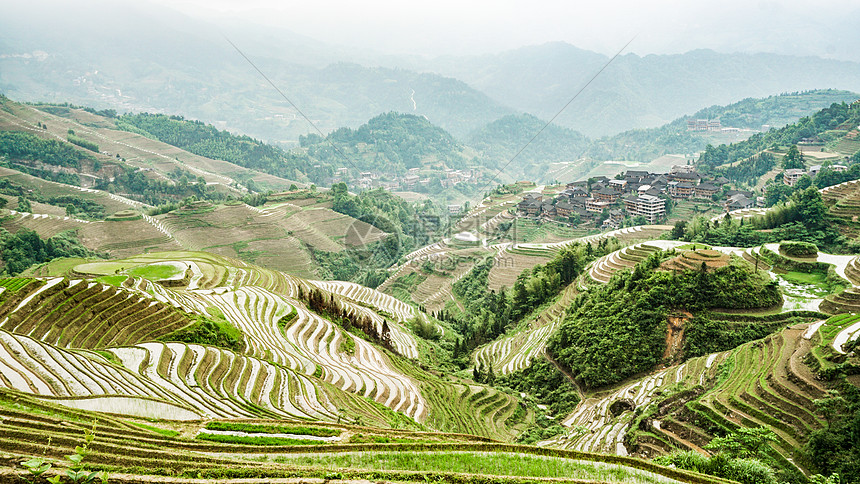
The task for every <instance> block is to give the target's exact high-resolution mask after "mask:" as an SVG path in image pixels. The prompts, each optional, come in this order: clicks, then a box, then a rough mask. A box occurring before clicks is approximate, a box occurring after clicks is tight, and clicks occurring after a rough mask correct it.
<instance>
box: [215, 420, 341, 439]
mask: <svg viewBox="0 0 860 484" xmlns="http://www.w3.org/2000/svg"><path fill="white" fill-rule="evenodd" d="M206 428H207V429H209V430H229V431H234V432H245V433H249V434H257V433H259V434H295V435H313V436H315V437H334V436H337V435H340V433H341V431H340V429H331V428H326V427H305V426H297V425H260V424H248V423H240V422H209V423H207V424H206ZM315 442H316V441H315Z"/></svg>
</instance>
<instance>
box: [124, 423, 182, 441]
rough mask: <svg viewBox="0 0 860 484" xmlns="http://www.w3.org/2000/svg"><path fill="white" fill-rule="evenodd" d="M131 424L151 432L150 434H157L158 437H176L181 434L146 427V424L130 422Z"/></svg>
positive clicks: (149, 426)
mask: <svg viewBox="0 0 860 484" xmlns="http://www.w3.org/2000/svg"><path fill="white" fill-rule="evenodd" d="M130 423H131V424H133V425H137V426H138V427H140V428H142V429H146V430H149V431H150V432H155V433H157V434H158V435H163V436H165V437H176V436H177V435H179V432H177V431H175V430H169V429H162V428H159V427H153V426H152V425H146V424H142V423H138V422H130Z"/></svg>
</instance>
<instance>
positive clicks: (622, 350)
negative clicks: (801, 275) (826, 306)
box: [547, 252, 782, 387]
mask: <svg viewBox="0 0 860 484" xmlns="http://www.w3.org/2000/svg"><path fill="white" fill-rule="evenodd" d="M665 257H666V255H665V254H663V253H660V252H658V253H656V254H653V255H652V256H650V257H649V258H648V259H646V260H645V261H643V262H641V263H639V264H638V265H637V266H636V267H635V269H634V270H633V271H623V272H620V273H617V274H615V275H614V276H613V277H612V279H611V280H610V281H609V283H608V284H606V285H604V286H599V287H594V288H592V289H591V290H589V291H588V292H586V293H583V294H580V295H579V296H578V297H577V299H576V301H575V302H574V303H573V304H572V305H571V308H572V309H571V312H570V313H569V314H568V315H567V317H566V318H565V320H564V322H563V323H562V324H561V326H560V328H559V330H558V331H557V332H556V333H555V334H554V335H553V336H552V338H551V339H550V341H549V343H548V345H547V350H548V351H549V352H550V353H551V354H552V355H553V356H554V357H555V358H556V360H558V361H559V363H561V364H563V365H564V366H565V367H567V368H569V369H570V371H571V373H572V374H573V375H575V376H576V378H577V379H578V380H579V381H581V382H582V384H583V385H585V386H587V387H601V386H604V385H609V384H612V383H616V382H619V381H621V380H623V379H624V378H627V377H629V376H632V375H634V374H636V373H639V372H643V371H647V370H650V369H651V368H653V367H654V366H655V365H657V364H658V363H660V362H661V360H662V358H663V352H664V351H665V349H666V331H667V320H666V317H667V316H668V315H670V314H674V315H676V316H678V317H689V315H692V316H695V315H696V314H699V313H700V312H702V311H705V310H707V309H709V308H729V309H740V308H744V309H748V308H758V307H770V306H773V305H775V304H779V303H781V302H782V296H781V295H780V293H779V288H778V285H777V283H776V282H774V281H771V280H770V279H768V278H767V277H765V276H762V275H760V274H757V273H755V272H754V271H753V270H752V268H751V267H749V264H747V263H746V262H743V261H739V260H733V261H732V262H731V263H730V264H729V265H727V266H725V267H719V268H715V269H710V270H709V269H708V268H707V267H706V266H704V264H703V267H702V269H701V270H698V271H692V270H688V271H684V272H681V273H673V272H668V271H663V270H658V268H659V267H660V263H661V261H662V260H663V258H665ZM695 323H696V320H695V319H690V320H688V321H687V323H686V324H687V328H688V329H687V330H688V331H689V330H690V329H689V328H690V327H692V326H694V325H695ZM756 337H758V336H756ZM720 349H723V348H720ZM709 350H710V351H716V349H709Z"/></svg>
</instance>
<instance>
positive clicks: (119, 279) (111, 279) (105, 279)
mask: <svg viewBox="0 0 860 484" xmlns="http://www.w3.org/2000/svg"><path fill="white" fill-rule="evenodd" d="M126 279H128V276H123V275H119V276H101V277H97V278H96V281H98V282H101V283H102V284H107V285H110V286H117V287H119V286H120V285H122V283H123V281H125V280H126Z"/></svg>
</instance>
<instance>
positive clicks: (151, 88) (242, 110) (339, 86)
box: [0, 2, 511, 145]
mask: <svg viewBox="0 0 860 484" xmlns="http://www.w3.org/2000/svg"><path fill="white" fill-rule="evenodd" d="M96 4H97V6H98V8H92V9H86V10H82V9H79V8H78V7H77V6H74V5H67V4H63V3H57V4H52V5H51V8H50V9H45V10H41V11H39V12H36V11H35V10H34V9H30V8H27V7H25V6H19V7H16V6H10V8H9V9H7V11H6V12H5V13H4V15H3V17H2V18H0V31H3V32H4V35H3V37H2V39H0V92H4V93H5V94H7V95H8V96H9V97H11V98H13V99H16V100H39V101H48V102H72V103H75V104H83V105H88V106H93V107H96V108H115V109H117V110H119V111H149V112H162V113H170V114H181V115H184V116H186V117H190V118H197V119H203V120H207V121H212V122H214V124H216V125H217V126H218V127H219V128H222V129H223V128H229V129H231V130H235V131H240V132H243V133H247V134H250V135H253V136H255V137H259V138H263V139H266V140H269V141H272V142H277V143H282V144H286V145H294V144H295V142H296V140H297V139H298V136H299V135H301V134H306V133H308V132H313V131H314V130H313V129H312V128H311V127H310V126H309V125H308V123H307V121H306V120H305V119H304V118H303V117H302V116H301V115H300V114H299V113H298V112H297V111H296V109H295V108H294V107H293V106H291V104H290V103H289V102H288V101H287V100H285V99H284V98H283V97H282V96H281V95H280V94H279V93H278V92H277V91H276V90H275V89H274V88H273V87H272V86H271V85H269V84H268V83H267V82H266V80H264V79H263V78H262V77H261V76H260V74H259V73H258V72H256V71H255V69H254V67H252V66H251V65H249V64H248V63H247V62H246V61H245V59H243V58H242V56H241V55H240V54H239V53H237V52H236V51H235V50H234V49H233V47H232V46H231V45H230V44H229V43H228V42H227V40H225V38H224V36H223V35H222V32H225V31H224V30H222V29H221V28H219V27H217V26H215V25H211V24H207V23H205V22H202V21H199V20H195V19H192V18H190V17H187V16H185V15H182V14H179V13H177V12H174V11H171V10H170V9H167V8H164V7H162V6H155V5H152V4H148V3H139V4H137V3H136V4H133V5H132V4H126V3H112V2H96ZM92 12H98V13H97V14H93V13H92ZM82 29H83V33H85V35H82ZM270 31H271V30H270ZM229 35H230V36H231V40H232V41H234V42H235V43H236V45H237V46H239V47H240V48H241V49H242V51H243V52H244V53H245V54H246V55H248V57H249V58H251V59H252V60H253V62H254V63H255V64H256V65H257V66H258V67H259V68H260V70H262V71H263V72H264V73H265V74H266V75H267V76H268V77H269V78H270V79H271V80H272V82H273V83H274V84H275V85H276V86H278V88H279V89H281V91H282V92H283V93H284V94H285V95H286V96H287V97H288V98H289V100H290V101H292V102H294V103H295V104H296V105H297V106H298V107H299V109H301V110H302V112H304V114H306V115H307V116H308V117H309V118H310V119H312V120H313V121H314V123H315V124H316V125H317V126H319V128H320V129H321V130H323V131H324V132H329V131H331V130H334V129H336V128H339V127H342V126H349V127H358V126H359V125H361V124H362V123H364V122H366V121H367V120H368V119H370V118H372V117H373V116H376V115H378V114H380V113H383V112H388V111H400V112H408V113H412V114H416V115H422V116H426V117H427V118H428V119H430V120H431V121H433V122H434V123H436V124H438V125H440V126H442V127H444V128H445V129H447V130H449V131H451V132H452V133H453V134H455V135H456V136H461V137H462V136H465V135H466V134H467V133H468V132H470V131H472V130H474V129H476V128H478V127H480V126H482V125H484V124H486V123H488V122H490V121H492V120H493V119H496V118H498V117H500V116H503V115H505V114H507V113H510V112H511V110H509V109H508V108H506V107H504V106H502V105H501V104H500V103H498V102H496V101H493V100H492V99H490V98H489V97H488V96H486V95H485V94H483V93H481V92H479V91H477V90H475V89H473V88H471V87H469V86H468V85H466V84H465V83H463V82H461V81H458V80H456V79H451V78H445V77H442V76H439V75H437V74H432V73H419V72H415V71H408V70H404V69H396V68H395V69H390V68H383V67H364V66H361V65H358V64H354V63H347V62H334V61H336V60H338V59H342V58H343V57H344V56H343V55H342V54H341V53H340V51H339V50H337V49H336V48H329V47H327V46H326V45H325V44H323V43H322V42H318V41H313V40H311V39H307V38H304V37H301V36H298V35H289V32H280V33H279V34H278V35H275V36H273V37H271V38H268V40H267V38H266V37H265V36H263V35H260V34H259V33H258V34H256V35H251V29H250V28H249V27H248V26H247V25H244V24H240V25H239V26H237V28H236V29H235V31H230V32H229ZM299 53H301V54H299ZM313 57H317V58H319V59H321V60H324V61H326V62H320V60H316V61H312V58H313ZM329 61H330V62H334V63H329Z"/></svg>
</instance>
